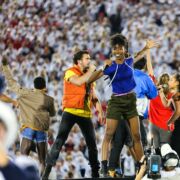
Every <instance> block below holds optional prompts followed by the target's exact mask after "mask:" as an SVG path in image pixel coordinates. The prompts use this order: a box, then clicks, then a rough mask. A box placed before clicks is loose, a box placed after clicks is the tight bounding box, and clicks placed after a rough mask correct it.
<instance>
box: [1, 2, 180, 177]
mask: <svg viewBox="0 0 180 180" xmlns="http://www.w3.org/2000/svg"><path fill="white" fill-rule="evenodd" d="M0 4H1V5H0V27H1V31H0V53H1V55H6V56H7V57H8V59H9V64H10V66H11V70H12V73H13V76H14V78H15V79H18V80H20V84H21V85H22V86H25V87H28V88H31V87H33V79H34V77H36V76H38V75H43V76H45V78H46V80H47V83H48V86H47V88H48V94H49V95H51V96H52V97H54V98H55V101H56V102H55V103H56V109H57V112H58V113H57V114H58V115H57V119H55V120H54V121H53V123H52V126H51V130H50V131H49V146H50V145H51V144H52V142H53V140H54V138H55V135H56V134H57V130H58V129H57V128H58V123H59V121H60V120H61V113H62V110H61V100H62V93H63V92H62V90H63V75H64V70H65V69H66V68H67V67H69V66H71V65H72V58H73V53H74V51H75V49H76V48H80V49H88V50H89V51H90V53H91V57H92V59H93V60H95V61H96V62H97V64H98V65H102V64H103V61H104V60H106V59H108V58H109V57H110V36H111V35H112V34H114V33H122V34H123V35H125V36H126V37H127V39H128V40H129V52H130V53H131V54H134V53H135V52H137V51H139V50H140V49H141V48H142V47H143V46H144V43H145V40H146V39H157V40H159V41H160V47H159V48H158V49H154V50H152V54H151V55H152V62H153V66H154V70H155V75H156V76H157V77H158V76H159V75H160V74H161V73H162V72H167V73H170V74H172V73H174V72H177V71H179V70H180V40H179V39H180V38H179V37H180V34H178V33H179V27H180V13H179V11H178V10H179V7H178V5H180V4H179V1H178V0H121V1H119V0H105V1H104V0H92V1H91V0H16V1H11V0H6V1H0ZM132 49H133V50H134V51H132ZM104 84H105V82H104V79H103V78H102V79H101V80H98V81H97V86H96V89H97V93H98V96H99V98H100V100H101V101H102V105H103V107H104V109H105V108H106V107H105V106H106V100H107V97H106V94H105V93H106V92H104V88H102V87H103V85H104ZM6 94H10V92H9V91H8V89H6ZM11 97H12V98H16V96H15V95H14V94H11ZM93 121H94V125H95V126H96V129H97V131H96V136H97V137H96V138H97V142H98V143H97V144H98V150H99V153H100V147H101V142H102V137H103V133H104V127H102V126H100V125H99V124H98V123H97V118H96V112H94V118H93ZM18 143H19V140H17V143H16V153H17V154H18ZM62 151H63V152H62V153H61V156H60V157H59V160H58V161H57V164H56V167H55V168H54V171H53V173H52V174H51V175H52V176H53V175H54V176H57V177H58V178H60V179H61V178H78V177H84V174H85V176H86V177H88V176H89V172H90V168H89V166H88V161H87V148H86V145H85V141H84V139H83V137H82V135H81V133H80V132H79V129H78V127H77V126H75V127H74V128H73V129H72V131H71V133H70V136H69V138H68V140H67V142H66V144H65V146H64V148H63V150H62ZM73 172H74V173H73ZM85 172H86V173H85Z"/></svg>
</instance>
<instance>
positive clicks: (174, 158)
mask: <svg viewBox="0 0 180 180" xmlns="http://www.w3.org/2000/svg"><path fill="white" fill-rule="evenodd" d="M161 156H162V165H163V167H164V169H165V170H167V171H171V170H173V169H174V168H175V167H177V166H178V163H179V157H178V155H177V153H176V151H174V150H173V149H172V148H171V146H170V145H169V144H163V145H162V146H161Z"/></svg>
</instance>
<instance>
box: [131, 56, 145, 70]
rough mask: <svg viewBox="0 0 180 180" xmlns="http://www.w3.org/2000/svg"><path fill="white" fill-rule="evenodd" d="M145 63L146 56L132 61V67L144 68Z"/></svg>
mask: <svg viewBox="0 0 180 180" xmlns="http://www.w3.org/2000/svg"><path fill="white" fill-rule="evenodd" d="M146 63H147V60H146V58H145V57H142V58H141V59H140V60H138V61H137V62H135V63H134V68H135V69H139V70H142V69H146Z"/></svg>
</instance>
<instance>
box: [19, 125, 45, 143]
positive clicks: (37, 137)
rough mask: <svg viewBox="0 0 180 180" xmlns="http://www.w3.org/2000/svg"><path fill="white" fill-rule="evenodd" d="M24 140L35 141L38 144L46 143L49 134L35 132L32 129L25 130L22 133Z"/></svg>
mask: <svg viewBox="0 0 180 180" xmlns="http://www.w3.org/2000/svg"><path fill="white" fill-rule="evenodd" d="M21 136H22V138H26V139H29V140H31V141H35V142H37V143H41V142H46V141H47V133H46V132H44V131H35V130H33V129H31V128H25V129H24V130H23V131H22V132H21Z"/></svg>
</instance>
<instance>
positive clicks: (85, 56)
mask: <svg viewBox="0 0 180 180" xmlns="http://www.w3.org/2000/svg"><path fill="white" fill-rule="evenodd" d="M90 61H91V59H90V55H89V54H83V57H82V59H81V60H79V62H78V63H79V65H80V66H81V68H82V69H87V68H88V67H89V64H90Z"/></svg>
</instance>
